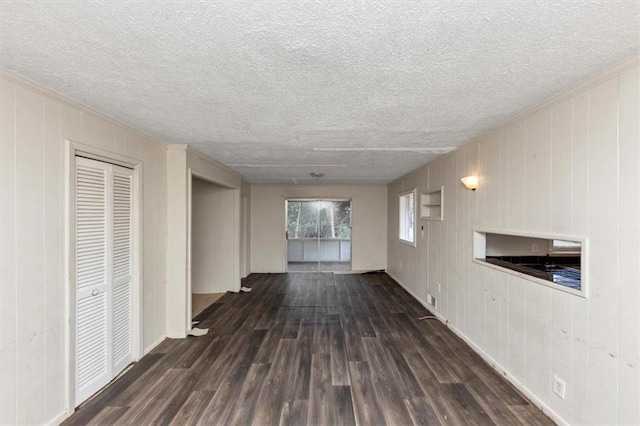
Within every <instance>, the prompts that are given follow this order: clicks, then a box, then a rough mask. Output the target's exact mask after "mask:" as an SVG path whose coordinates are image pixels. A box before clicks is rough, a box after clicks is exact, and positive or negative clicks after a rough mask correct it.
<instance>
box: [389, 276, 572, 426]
mask: <svg viewBox="0 0 640 426" xmlns="http://www.w3.org/2000/svg"><path fill="white" fill-rule="evenodd" d="M386 272H387V275H389V276H390V277H391V278H392V279H393V280H394V281H395V282H396V283H398V285H399V286H400V287H402V288H403V289H405V290H406V291H407V293H409V294H410V295H411V296H413V298H414V299H416V300H417V301H418V302H420V304H421V305H422V306H424V307H425V308H427V309H428V310H429V312H432V313H433V315H435V316H436V317H437V318H438V319H439V320H440V321H442V323H443V324H444V325H445V326H447V328H449V330H451V331H453V333H454V334H455V335H456V336H458V337H459V338H461V339H462V340H463V341H464V342H465V343H466V344H467V345H469V347H470V348H471V349H473V351H474V352H475V353H477V354H478V355H480V357H481V358H482V359H483V360H484V362H486V363H487V364H489V366H490V367H491V368H493V369H494V370H495V371H496V372H497V373H498V374H500V376H501V377H503V378H505V379H506V380H507V381H508V382H509V383H511V384H512V385H513V386H514V387H515V388H516V389H518V390H519V391H520V392H521V393H522V394H523V395H524V396H525V397H527V399H529V400H530V401H531V402H532V403H533V404H534V405H535V406H536V407H538V408H539V409H540V410H542V412H543V413H544V414H546V415H547V416H549V418H550V419H551V420H553V421H554V422H555V423H556V424H558V425H563V426H564V425H567V426H568V425H569V423H567V421H565V420H564V419H563V418H562V417H560V416H559V415H558V413H556V412H555V411H553V410H552V409H551V407H549V406H548V405H547V404H545V403H544V402H542V400H541V399H540V398H538V397H537V396H536V395H535V394H534V393H533V392H531V391H530V390H529V389H528V388H527V387H526V386H524V385H523V384H522V383H521V382H520V381H519V380H518V379H517V378H515V377H514V376H512V375H511V373H509V372H508V371H507V369H506V368H504V367H503V366H502V365H500V364H499V363H498V362H496V360H494V359H493V358H492V357H491V356H489V354H487V353H486V352H484V351H483V350H482V349H481V348H480V347H479V346H478V345H476V344H475V343H474V342H473V341H472V340H471V339H470V338H469V337H467V336H466V335H465V334H464V333H463V332H462V331H460V330H459V329H458V328H456V326H455V325H453V324H452V323H450V322H449V320H447V319H446V318H445V317H444V316H442V314H440V313H439V312H437V311H435V310H434V309H433V306H431V305H429V304H428V303H426V302H425V301H423V300H422V299H421V298H420V297H418V295H417V294H416V293H414V292H413V290H411V289H410V288H409V287H407V286H406V285H404V284H403V283H402V281H400V280H399V279H398V278H396V277H395V276H394V275H393V274H392V273H391V272H389V271H386Z"/></svg>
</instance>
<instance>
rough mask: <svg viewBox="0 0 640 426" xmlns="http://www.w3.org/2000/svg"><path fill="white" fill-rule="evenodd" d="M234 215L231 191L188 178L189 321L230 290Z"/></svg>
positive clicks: (232, 271)
mask: <svg viewBox="0 0 640 426" xmlns="http://www.w3.org/2000/svg"><path fill="white" fill-rule="evenodd" d="M234 214H235V209H234V189H232V188H227V187H225V186H221V185H218V184H215V183H213V182H209V181H206V180H204V179H200V178H197V177H196V176H193V175H192V181H191V222H190V223H191V229H190V281H191V285H190V288H191V295H190V296H191V312H190V314H191V316H190V318H191V319H193V318H195V317H196V316H197V315H198V314H199V313H201V312H202V311H203V310H204V309H206V308H207V307H209V306H210V305H211V304H212V303H215V302H216V301H217V300H218V299H219V298H220V297H222V296H223V295H224V293H225V292H226V291H227V290H231V289H232V287H231V283H233V282H234V269H233V265H234V251H233V247H234V246H235V243H234V228H233V223H234Z"/></svg>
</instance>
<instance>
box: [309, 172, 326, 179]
mask: <svg viewBox="0 0 640 426" xmlns="http://www.w3.org/2000/svg"><path fill="white" fill-rule="evenodd" d="M309 175H311V177H312V178H316V179H318V178H321V177H322V176H324V173H320V172H311V173H309Z"/></svg>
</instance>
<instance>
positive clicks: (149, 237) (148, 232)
mask: <svg viewBox="0 0 640 426" xmlns="http://www.w3.org/2000/svg"><path fill="white" fill-rule="evenodd" d="M154 148H155V147H154V143H153V142H151V141H146V140H144V139H143V140H141V141H140V143H139V145H138V149H139V154H140V158H141V159H142V163H143V164H144V173H145V179H144V180H143V182H142V193H143V194H144V197H143V206H142V208H143V210H144V211H145V212H146V213H147V214H146V215H145V221H144V223H143V225H142V233H143V235H144V238H143V240H144V241H145V244H144V247H143V255H144V257H149V258H153V257H154V256H155V252H156V237H157V233H156V212H157V211H158V210H159V209H156V208H154V204H155V202H156V194H155V193H156V179H157V178H158V176H157V174H156V162H155V159H156V158H155V152H154ZM157 272H158V268H157V266H156V265H154V264H151V263H144V265H143V268H142V276H143V277H144V281H143V291H142V309H143V311H144V312H148V315H147V316H146V318H145V321H144V323H143V327H144V328H143V335H144V336H145V339H144V341H143V345H144V347H145V348H146V347H149V346H150V345H152V344H153V343H154V341H155V334H154V330H155V328H156V323H157V322H159V321H162V320H163V318H161V317H158V316H157V313H156V312H155V309H154V308H155V306H156V305H155V304H154V302H155V292H154V291H153V289H154V288H157V287H160V286H159V282H161V280H158V277H157Z"/></svg>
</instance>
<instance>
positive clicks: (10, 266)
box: [0, 73, 167, 424]
mask: <svg viewBox="0 0 640 426" xmlns="http://www.w3.org/2000/svg"><path fill="white" fill-rule="evenodd" d="M0 85H1V86H0V88H1V90H0V234H1V235H2V238H0V306H1V309H0V345H1V347H0V424H15V423H34V424H42V423H47V422H51V421H54V420H59V419H61V418H62V417H63V416H64V411H65V408H66V407H65V399H66V397H65V395H66V394H67V390H66V389H65V388H64V387H65V382H66V379H67V378H66V374H67V372H66V363H65V362H66V361H65V358H64V357H65V355H64V354H65V347H66V342H65V325H66V323H67V319H68V313H67V312H66V310H65V309H66V308H65V304H66V302H67V300H66V292H65V287H64V275H63V270H62V267H63V263H64V262H63V259H64V258H63V256H64V250H63V241H64V237H65V235H64V231H65V220H66V219H65V218H64V211H65V200H64V194H65V185H66V168H65V166H64V164H65V161H64V158H65V153H66V146H65V143H66V140H71V141H74V142H79V143H82V144H86V145H92V146H97V147H99V148H101V149H103V150H105V151H107V152H114V153H116V154H124V155H126V156H129V157H132V158H135V159H138V158H140V153H139V145H140V141H142V140H145V141H146V144H145V150H146V152H145V157H144V167H143V172H144V173H145V174H144V176H143V177H142V179H143V181H144V182H148V184H147V185H148V186H147V187H146V188H145V190H146V191H147V192H148V194H146V193H145V194H144V197H143V198H144V199H145V206H144V219H143V220H144V223H149V224H150V226H151V228H149V229H147V230H146V233H145V236H144V241H143V245H144V246H145V247H151V250H147V251H146V253H145V256H144V259H143V268H144V269H146V270H147V271H150V270H151V271H155V272H154V274H153V275H152V277H153V278H152V280H146V279H145V281H144V283H143V288H144V289H143V294H144V297H146V300H147V301H148V302H149V303H147V305H145V309H144V312H143V321H144V323H145V324H149V327H146V328H145V332H144V336H143V340H144V342H145V345H146V346H145V348H147V347H149V345H151V344H153V343H156V342H158V341H159V340H160V339H161V338H163V337H164V336H165V335H166V332H165V323H164V321H156V320H155V318H163V316H164V312H165V299H164V297H165V288H164V283H165V275H164V266H165V254H166V253H165V251H164V247H165V243H166V229H165V228H166V223H167V222H166V178H165V176H164V174H165V172H166V157H165V155H166V145H164V144H162V143H160V142H157V141H152V140H151V139H149V138H147V137H144V136H142V135H141V134H139V133H137V132H135V131H133V130H131V129H129V128H126V127H124V126H121V125H119V124H118V123H116V122H114V121H111V120H109V119H107V118H105V117H102V116H99V115H98V114H96V113H94V112H91V111H88V110H86V109H84V108H83V107H82V106H80V105H78V104H76V103H73V102H71V101H68V100H66V99H64V98H62V97H60V96H57V95H54V94H52V93H51V92H49V91H47V90H45V89H42V88H39V87H37V86H35V85H33V84H31V83H28V82H24V81H22V80H21V79H19V78H17V77H13V76H11V75H10V74H8V73H3V74H2V77H1V79H0ZM147 169H148V170H150V171H151V173H153V174H152V175H147V174H146V170H147ZM18 236H19V238H18ZM147 240H149V241H147ZM158 248H160V249H158Z"/></svg>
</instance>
